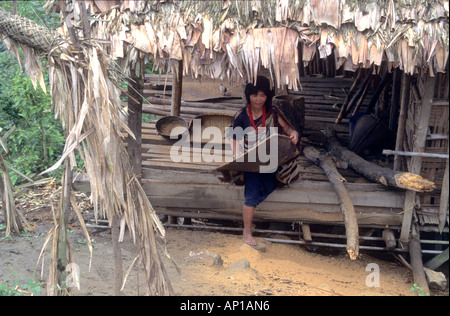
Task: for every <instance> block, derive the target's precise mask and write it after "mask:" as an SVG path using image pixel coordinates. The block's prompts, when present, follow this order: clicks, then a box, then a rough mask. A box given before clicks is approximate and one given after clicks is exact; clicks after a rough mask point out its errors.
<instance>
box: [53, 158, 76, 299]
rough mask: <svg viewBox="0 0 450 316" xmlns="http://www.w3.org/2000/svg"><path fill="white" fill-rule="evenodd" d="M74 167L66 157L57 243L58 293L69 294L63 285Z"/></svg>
mask: <svg viewBox="0 0 450 316" xmlns="http://www.w3.org/2000/svg"><path fill="white" fill-rule="evenodd" d="M72 176H73V173H72V169H71V167H70V160H69V159H66V160H65V162H64V174H63V179H62V180H63V181H62V191H61V197H60V202H59V212H58V213H59V218H58V219H57V220H58V226H57V229H58V244H57V270H58V285H59V286H60V289H59V290H58V291H57V293H58V295H59V296H61V295H67V292H66V288H65V287H64V286H63V285H64V283H65V281H66V276H67V273H66V266H67V223H68V219H69V212H70V194H71V190H72Z"/></svg>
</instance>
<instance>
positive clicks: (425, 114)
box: [400, 76, 436, 246]
mask: <svg viewBox="0 0 450 316" xmlns="http://www.w3.org/2000/svg"><path fill="white" fill-rule="evenodd" d="M435 83H436V77H430V76H427V78H426V84H425V91H424V95H423V98H422V104H421V105H422V106H421V111H420V118H419V123H418V125H417V128H416V131H415V133H414V136H415V142H414V146H415V148H413V149H414V151H419V152H423V151H424V148H425V141H426V137H427V132H428V123H429V120H430V113H431V105H432V100H433V95H434V87H435ZM421 169H422V157H420V156H414V157H412V159H411V167H410V170H409V171H410V172H411V173H413V174H420V171H421ZM415 200H416V194H415V193H414V192H407V194H406V195H405V203H404V206H403V211H404V213H403V223H402V230H401V233H400V242H401V243H402V244H403V245H404V246H407V245H408V242H409V234H410V230H411V222H412V216H413V210H414V208H415V203H416V201H415Z"/></svg>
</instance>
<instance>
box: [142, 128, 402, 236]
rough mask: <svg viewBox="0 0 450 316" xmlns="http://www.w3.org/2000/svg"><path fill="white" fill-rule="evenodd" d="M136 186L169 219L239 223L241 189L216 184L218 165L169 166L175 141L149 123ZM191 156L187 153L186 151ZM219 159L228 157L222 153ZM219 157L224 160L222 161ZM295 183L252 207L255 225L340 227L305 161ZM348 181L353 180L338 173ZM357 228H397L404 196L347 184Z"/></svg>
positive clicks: (322, 179)
mask: <svg viewBox="0 0 450 316" xmlns="http://www.w3.org/2000/svg"><path fill="white" fill-rule="evenodd" d="M142 137H143V144H142V149H143V153H142V183H143V185H144V190H145V191H146V193H147V194H148V196H149V199H150V201H151V203H152V205H153V207H155V209H156V210H157V211H158V212H160V213H162V214H167V215H172V216H182V217H193V218H214V219H230V220H240V219H241V208H242V204H243V195H244V193H243V187H241V186H236V185H233V184H226V183H222V182H221V181H220V180H219V176H220V174H216V173H214V172H213V171H212V170H213V169H214V168H216V167H217V166H219V165H220V164H221V163H218V162H205V161H204V160H201V161H198V162H194V161H195V159H197V160H200V159H201V157H200V156H201V154H200V153H198V152H193V153H192V154H191V155H190V157H189V158H190V162H173V161H172V160H171V157H170V150H171V148H172V145H173V144H174V143H175V142H176V140H171V139H167V138H164V137H163V136H159V135H157V134H156V130H155V126H154V123H150V124H144V126H143V135H142ZM192 151H193V149H192ZM221 154H222V155H227V154H230V149H229V148H223V151H222V153H221ZM222 157H224V156H222ZM298 162H299V166H300V168H301V170H302V172H301V178H300V179H299V180H298V181H297V182H296V183H294V184H293V185H292V186H291V187H289V188H280V189H277V190H276V191H275V192H274V193H272V194H271V195H270V196H269V198H268V199H267V200H266V201H264V202H263V203H262V204H261V205H259V206H258V208H257V212H256V215H255V220H257V221H258V220H259V221H276V222H300V221H301V222H305V223H322V224H333V225H341V224H343V216H342V214H341V211H340V208H339V202H338V200H337V197H336V195H335V193H334V191H333V190H332V188H331V186H330V184H329V182H328V179H327V176H326V175H325V173H324V172H323V170H322V169H321V168H320V167H318V166H316V165H314V164H312V163H311V162H310V161H309V160H307V159H306V158H305V157H303V156H301V157H299V158H298ZM342 174H343V175H344V177H346V179H347V180H348V181H349V180H350V181H352V180H356V179H359V176H357V175H356V174H354V173H353V172H352V171H350V170H342ZM346 186H347V189H348V190H349V193H350V196H351V198H352V201H353V203H354V206H355V211H356V214H357V218H358V224H359V225H361V226H369V227H386V226H389V227H393V228H395V227H398V226H400V225H401V222H402V215H401V212H402V207H403V200H404V195H403V193H402V192H398V191H391V190H387V189H386V188H384V187H383V186H382V185H379V184H374V183H351V182H349V183H347V185H346Z"/></svg>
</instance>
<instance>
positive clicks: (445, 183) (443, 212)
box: [439, 144, 449, 234]
mask: <svg viewBox="0 0 450 316" xmlns="http://www.w3.org/2000/svg"><path fill="white" fill-rule="evenodd" d="M448 147H449V145H448V144H447V155H448ZM448 191H449V170H448V159H447V161H446V162H445V169H444V179H443V180H442V188H441V200H440V202H439V232H440V233H441V234H442V231H443V230H444V226H445V222H446V221H447V211H448Z"/></svg>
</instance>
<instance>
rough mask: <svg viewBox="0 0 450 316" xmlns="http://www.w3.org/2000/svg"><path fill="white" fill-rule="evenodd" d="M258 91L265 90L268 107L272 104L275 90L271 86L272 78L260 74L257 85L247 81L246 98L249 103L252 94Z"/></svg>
mask: <svg viewBox="0 0 450 316" xmlns="http://www.w3.org/2000/svg"><path fill="white" fill-rule="evenodd" d="M258 91H262V92H264V94H265V95H266V96H267V101H266V107H268V106H270V105H271V104H272V98H273V96H274V95H275V92H274V90H273V89H271V88H270V80H269V79H268V78H266V77H264V76H258V77H257V78H256V85H254V84H253V83H247V85H246V86H245V98H246V99H247V104H250V96H251V95H252V94H257V93H258Z"/></svg>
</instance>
